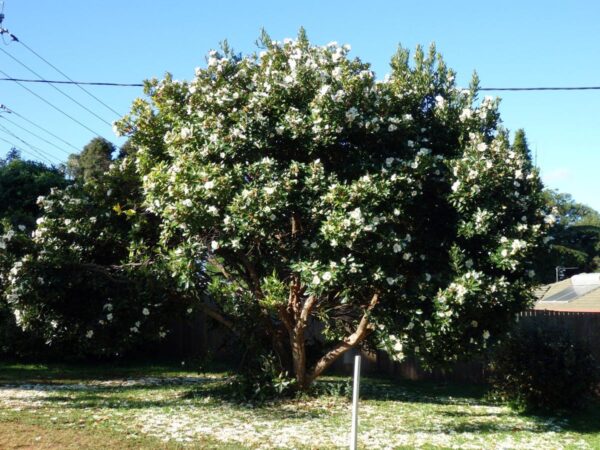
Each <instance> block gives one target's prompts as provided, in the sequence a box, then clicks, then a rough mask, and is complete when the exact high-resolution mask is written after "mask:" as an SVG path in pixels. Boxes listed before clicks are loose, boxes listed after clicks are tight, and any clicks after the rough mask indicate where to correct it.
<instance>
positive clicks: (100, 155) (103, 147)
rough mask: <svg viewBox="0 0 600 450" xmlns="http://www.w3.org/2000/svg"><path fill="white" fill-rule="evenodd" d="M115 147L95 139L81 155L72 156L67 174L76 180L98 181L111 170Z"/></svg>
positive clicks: (100, 139) (100, 138)
mask: <svg viewBox="0 0 600 450" xmlns="http://www.w3.org/2000/svg"><path fill="white" fill-rule="evenodd" d="M114 151H115V146H114V145H113V144H112V143H111V142H109V141H107V140H106V139H104V138H102V137H95V138H93V139H92V140H91V141H90V142H89V143H88V144H86V146H85V147H83V150H82V151H81V153H80V154H78V155H77V154H72V155H70V156H69V159H68V160H67V173H68V174H69V175H70V176H71V177H72V178H74V179H81V180H83V181H91V180H97V179H98V178H100V177H101V176H102V175H103V174H104V173H105V172H106V171H107V170H108V168H109V166H110V164H111V161H112V154H113V153H114Z"/></svg>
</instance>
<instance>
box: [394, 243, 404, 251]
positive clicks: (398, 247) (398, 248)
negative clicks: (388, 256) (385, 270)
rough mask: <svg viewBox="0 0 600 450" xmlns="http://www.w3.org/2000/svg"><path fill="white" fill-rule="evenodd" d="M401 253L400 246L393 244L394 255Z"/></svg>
mask: <svg viewBox="0 0 600 450" xmlns="http://www.w3.org/2000/svg"><path fill="white" fill-rule="evenodd" d="M401 251H402V246H401V245H400V244H398V243H396V244H394V253H400V252H401Z"/></svg>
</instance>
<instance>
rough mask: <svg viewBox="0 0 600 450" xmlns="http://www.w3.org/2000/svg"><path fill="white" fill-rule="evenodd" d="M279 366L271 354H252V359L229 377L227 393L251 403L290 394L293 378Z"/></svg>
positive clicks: (291, 393)
mask: <svg viewBox="0 0 600 450" xmlns="http://www.w3.org/2000/svg"><path fill="white" fill-rule="evenodd" d="M279 367H280V365H279V364H278V363H277V362H276V358H275V356H274V355H272V354H259V355H258V356H257V355H256V354H255V355H253V359H252V361H249V364H245V365H243V366H242V370H241V372H240V373H237V374H235V375H234V376H233V377H232V378H231V380H230V382H229V386H228V391H229V395H230V396H231V397H232V398H233V399H234V400H237V401H241V402H252V403H263V402H265V401H267V400H271V399H273V398H276V397H278V398H281V397H289V396H292V395H293V394H294V393H295V389H294V388H295V380H294V379H293V378H290V376H289V375H288V374H287V373H286V372H282V371H281V369H280V368H279Z"/></svg>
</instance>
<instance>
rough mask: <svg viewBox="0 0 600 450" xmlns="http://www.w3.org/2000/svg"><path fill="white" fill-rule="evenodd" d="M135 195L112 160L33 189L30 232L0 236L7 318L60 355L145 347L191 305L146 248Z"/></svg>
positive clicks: (134, 180) (148, 240)
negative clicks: (35, 206) (59, 185)
mask: <svg viewBox="0 0 600 450" xmlns="http://www.w3.org/2000/svg"><path fill="white" fill-rule="evenodd" d="M140 194H141V193H140V179H139V177H138V176H137V175H136V173H135V168H134V167H133V165H132V164H131V163H128V162H127V161H122V162H121V163H119V164H116V165H114V166H113V167H112V168H111V169H110V170H109V171H108V172H107V173H106V174H104V175H103V176H102V177H101V178H100V179H98V180H95V181H94V182H92V183H75V184H73V185H70V186H68V187H67V188H66V189H64V190H54V191H52V192H51V193H50V194H49V195H47V196H44V197H40V198H39V199H38V203H39V205H40V207H41V208H42V214H41V217H39V218H38V219H37V226H36V228H35V230H34V232H33V235H32V237H31V238H30V237H28V236H29V235H28V234H27V235H26V234H24V233H21V232H20V231H19V230H12V229H11V230H9V231H8V232H7V233H5V234H4V235H2V236H0V248H6V249H9V250H10V251H9V252H7V257H6V258H7V259H6V261H5V260H4V258H3V256H2V255H0V268H1V269H2V270H0V284H4V285H5V287H6V288H5V291H4V300H5V301H6V303H7V304H8V306H9V308H10V310H11V311H12V312H13V314H14V316H15V319H16V324H17V325H18V326H20V327H21V328H22V329H23V330H24V331H29V332H31V333H32V334H33V335H36V336H41V337H43V340H44V341H45V342H46V344H48V345H52V346H53V347H54V348H58V349H60V354H61V355H62V356H63V357H64V356H66V355H77V356H78V355H94V356H109V355H110V356H112V355H115V354H123V352H125V351H127V350H131V349H134V348H139V346H140V345H142V344H143V345H145V346H148V345H150V344H151V343H152V342H156V341H158V340H160V339H163V338H164V337H165V336H166V335H167V333H168V331H169V327H170V326H171V325H172V323H171V321H172V319H173V318H174V317H176V314H182V313H183V312H184V311H185V310H186V309H188V308H191V307H192V306H193V305H192V304H191V300H193V297H192V294H193V289H186V290H185V292H180V291H181V290H179V289H178V286H177V278H173V277H171V270H169V267H168V266H164V265H162V264H161V260H160V258H157V257H156V255H155V252H154V246H155V245H156V239H157V235H158V230H159V228H158V221H157V218H156V217H155V216H154V215H152V214H143V213H142V214H137V212H136V208H137V206H136V205H137V204H138V202H139V200H140ZM17 245H19V247H18V248H19V249H20V250H19V251H18V252H16V251H14V249H15V248H17V247H16V246H17ZM9 256H10V258H9ZM0 293H1V292H0ZM190 311H191V310H190Z"/></svg>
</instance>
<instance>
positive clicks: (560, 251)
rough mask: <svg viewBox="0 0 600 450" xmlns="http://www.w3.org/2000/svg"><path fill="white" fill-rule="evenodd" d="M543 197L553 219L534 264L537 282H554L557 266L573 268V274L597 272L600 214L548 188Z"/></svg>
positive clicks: (599, 252) (598, 266)
mask: <svg viewBox="0 0 600 450" xmlns="http://www.w3.org/2000/svg"><path fill="white" fill-rule="evenodd" d="M544 197H545V202H546V205H547V206H546V208H547V210H548V211H552V212H553V214H554V216H555V217H556V221H555V222H554V223H553V224H552V227H551V228H550V230H549V232H548V237H547V238H546V240H545V242H546V244H547V245H546V246H545V247H544V248H543V251H542V252H541V253H540V255H539V257H538V258H537V260H536V263H535V264H536V268H537V273H538V279H539V280H540V282H542V283H551V282H554V281H555V268H556V266H563V267H576V268H577V269H576V272H575V273H577V272H596V271H598V270H599V269H600V214H599V213H598V212H597V211H595V210H594V209H592V208H590V207H589V206H586V205H582V204H580V203H577V202H576V201H575V200H573V198H572V197H571V196H570V195H569V194H563V193H559V192H557V191H549V190H547V191H545V192H544ZM570 274H573V272H571V273H570Z"/></svg>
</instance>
